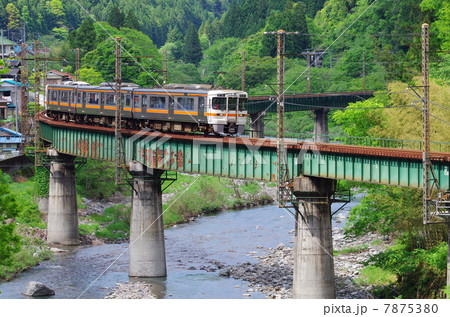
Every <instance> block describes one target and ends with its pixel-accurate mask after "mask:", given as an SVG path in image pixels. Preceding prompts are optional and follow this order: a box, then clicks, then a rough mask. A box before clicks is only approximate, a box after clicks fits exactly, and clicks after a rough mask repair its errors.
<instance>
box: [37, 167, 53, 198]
mask: <svg viewBox="0 0 450 317" xmlns="http://www.w3.org/2000/svg"><path fill="white" fill-rule="evenodd" d="M34 175H35V176H34V184H35V187H36V196H37V197H48V184H49V180H50V174H49V172H48V170H47V169H46V168H44V167H42V166H38V167H35V169H34Z"/></svg>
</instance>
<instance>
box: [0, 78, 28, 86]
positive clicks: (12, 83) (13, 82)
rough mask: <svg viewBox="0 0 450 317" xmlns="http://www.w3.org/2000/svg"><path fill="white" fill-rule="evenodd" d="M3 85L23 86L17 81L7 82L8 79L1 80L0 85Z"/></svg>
mask: <svg viewBox="0 0 450 317" xmlns="http://www.w3.org/2000/svg"><path fill="white" fill-rule="evenodd" d="M3 83H8V84H11V85H17V86H24V84H22V83H21V82H19V81H14V80H9V79H7V80H2V81H1V82H0V85H1V84H3Z"/></svg>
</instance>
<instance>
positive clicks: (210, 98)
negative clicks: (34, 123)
mask: <svg viewBox="0 0 450 317" xmlns="http://www.w3.org/2000/svg"><path fill="white" fill-rule="evenodd" d="M115 91H116V90H115V86H114V83H104V84H100V85H99V86H91V85H89V84H87V83H84V82H81V83H80V82H68V83H63V84H58V85H56V84H55V85H47V87H46V101H45V110H46V114H47V116H48V117H50V118H52V119H54V120H59V121H72V122H76V123H83V124H95V125H102V126H114V123H115V115H116V98H119V96H118V94H116V93H115ZM247 101H248V94H247V93H246V92H245V91H239V90H230V89H220V88H213V87H212V86H210V85H200V84H199V85H182V84H180V85H178V84H170V85H165V86H163V87H161V88H141V87H139V86H137V85H132V84H129V85H127V84H124V85H122V86H121V89H120V110H121V117H122V128H127V129H143V128H149V129H151V130H157V131H167V132H187V133H190V132H203V133H205V134H216V135H240V134H243V133H244V130H245V124H246V121H247V116H248V113H247V109H246V107H247Z"/></svg>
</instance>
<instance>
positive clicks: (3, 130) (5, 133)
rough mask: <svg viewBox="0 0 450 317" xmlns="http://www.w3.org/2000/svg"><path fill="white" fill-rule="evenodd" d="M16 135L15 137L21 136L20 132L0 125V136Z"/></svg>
mask: <svg viewBox="0 0 450 317" xmlns="http://www.w3.org/2000/svg"><path fill="white" fill-rule="evenodd" d="M11 135H12V136H16V137H21V136H22V134H20V133H19V132H17V131H14V130H10V129H8V128H5V127H0V136H11Z"/></svg>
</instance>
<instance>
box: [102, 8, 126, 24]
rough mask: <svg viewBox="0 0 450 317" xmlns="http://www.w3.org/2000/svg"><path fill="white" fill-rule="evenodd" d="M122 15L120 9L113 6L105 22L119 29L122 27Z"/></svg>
mask: <svg viewBox="0 0 450 317" xmlns="http://www.w3.org/2000/svg"><path fill="white" fill-rule="evenodd" d="M123 20H124V18H123V15H122V12H120V9H119V8H118V7H117V6H116V5H114V6H112V7H111V10H110V11H109V14H108V19H107V20H106V21H107V22H108V23H109V24H110V25H111V26H113V27H115V28H117V29H120V28H121V27H122V26H123Z"/></svg>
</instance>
